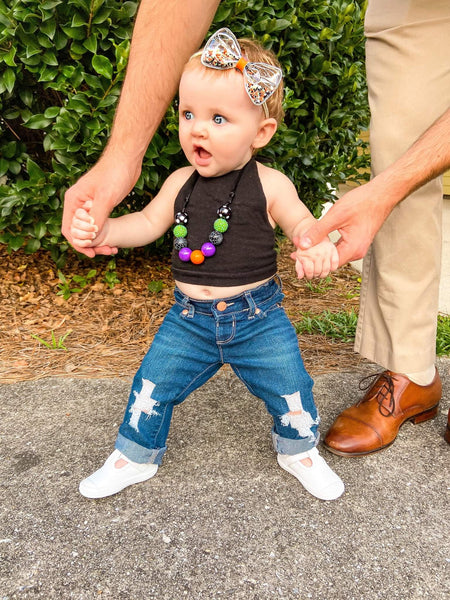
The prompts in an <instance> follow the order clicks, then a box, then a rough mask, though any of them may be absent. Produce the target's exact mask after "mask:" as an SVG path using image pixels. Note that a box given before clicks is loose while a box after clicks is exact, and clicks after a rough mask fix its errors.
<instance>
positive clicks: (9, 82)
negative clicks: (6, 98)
mask: <svg viewBox="0 0 450 600" xmlns="http://www.w3.org/2000/svg"><path fill="white" fill-rule="evenodd" d="M2 80H3V83H4V84H5V87H6V89H7V90H8V92H12V91H13V89H14V83H15V81H16V73H15V72H14V70H13V69H9V68H8V69H6V70H5V71H4V73H3V76H2Z"/></svg>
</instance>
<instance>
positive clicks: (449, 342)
mask: <svg viewBox="0 0 450 600" xmlns="http://www.w3.org/2000/svg"><path fill="white" fill-rule="evenodd" d="M436 354H437V355H438V356H447V355H449V354H450V315H438V323H437V336H436Z"/></svg>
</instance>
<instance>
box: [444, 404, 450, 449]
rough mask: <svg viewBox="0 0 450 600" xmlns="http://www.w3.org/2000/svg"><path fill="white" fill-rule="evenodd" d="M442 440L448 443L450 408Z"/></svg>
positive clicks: (449, 440)
mask: <svg viewBox="0 0 450 600" xmlns="http://www.w3.org/2000/svg"><path fill="white" fill-rule="evenodd" d="M444 440H445V441H446V442H448V443H449V444H450V409H449V411H448V418H447V428H446V430H445V433H444Z"/></svg>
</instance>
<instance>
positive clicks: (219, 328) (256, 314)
mask: <svg viewBox="0 0 450 600" xmlns="http://www.w3.org/2000/svg"><path fill="white" fill-rule="evenodd" d="M282 299H283V293H282V291H281V288H280V285H279V284H278V281H277V279H275V278H273V279H271V280H270V281H268V282H267V283H265V284H263V285H261V286H259V287H257V288H255V289H252V290H249V291H246V292H244V293H243V294H239V295H238V296H233V297H230V298H224V299H223V300H214V301H199V300H193V299H191V298H189V297H188V296H186V295H184V294H183V293H182V292H181V291H180V290H179V289H178V288H176V289H175V304H174V305H173V306H172V308H171V309H170V310H169V312H168V313H167V315H166V317H165V319H164V321H163V323H162V325H161V327H160V329H159V330H158V332H157V334H156V335H155V337H154V340H153V343H152V345H151V347H150V349H149V351H148V352H147V354H146V356H145V357H144V359H143V361H142V364H141V366H140V368H139V370H138V372H137V373H136V375H135V377H134V380H133V385H132V388H131V392H130V397H129V401H128V405H127V408H126V411H125V417H124V420H123V422H122V424H121V426H120V428H119V432H118V436H117V440H116V448H117V449H118V450H120V451H121V452H122V453H123V454H124V455H125V456H126V457H127V458H128V459H129V460H132V461H134V462H137V463H156V464H161V460H162V457H163V454H164V452H165V451H166V440H167V436H168V433H169V426H170V421H171V418H172V413H173V409H174V406H176V405H177V404H180V403H181V402H183V400H184V399H185V398H186V397H187V396H188V395H189V394H190V393H191V392H193V391H194V390H195V389H197V388H198V387H200V386H201V385H202V384H204V383H205V382H206V381H208V379H210V378H211V377H212V376H213V375H214V374H215V373H216V372H217V371H218V370H219V369H220V368H221V366H222V365H224V364H229V365H230V366H231V368H232V369H233V371H234V372H235V373H236V375H237V376H238V377H239V379H241V381H242V382H243V383H244V384H245V385H246V386H247V388H248V389H249V391H250V392H251V393H252V394H253V395H254V396H257V397H258V398H261V399H262V400H263V401H264V403H265V405H266V408H267V410H268V412H269V414H270V415H271V416H272V418H273V428H272V441H273V445H274V448H275V451H276V452H279V453H281V454H297V453H299V452H306V451H307V450H310V449H311V448H313V447H314V446H315V445H316V444H317V442H318V432H317V429H318V425H319V417H318V414H317V409H316V406H315V404H314V399H313V394H312V387H313V381H312V379H311V377H310V376H309V375H308V373H307V372H306V370H305V367H304V365H303V361H302V358H301V355H300V350H299V347H298V341H297V336H296V333H295V330H294V327H293V326H292V324H291V322H290V321H289V319H288V317H287V316H286V313H285V311H284V309H283V308H282V306H281V302H282Z"/></svg>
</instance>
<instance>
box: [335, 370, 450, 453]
mask: <svg viewBox="0 0 450 600" xmlns="http://www.w3.org/2000/svg"><path fill="white" fill-rule="evenodd" d="M371 379H372V380H373V379H375V381H374V383H373V385H372V386H371V387H370V389H369V390H368V391H367V393H366V395H365V396H364V398H362V400H359V402H357V403H356V404H355V405H354V406H351V407H350V408H347V409H345V410H344V411H343V412H342V413H341V414H340V415H339V416H338V418H337V419H336V421H335V422H334V424H333V425H332V426H331V428H330V429H329V431H328V433H327V435H326V437H325V440H324V444H325V446H326V448H328V450H330V451H331V452H333V453H334V454H339V455H340V456H360V455H364V454H371V453H372V452H378V450H382V449H383V448H386V447H387V446H389V445H390V444H392V442H393V441H394V440H395V438H396V437H397V434H398V431H399V429H400V426H401V425H403V423H404V422H405V421H412V422H413V423H415V424H417V423H421V422H422V421H427V420H428V419H432V418H433V417H434V416H436V414H437V410H438V404H439V400H440V399H441V393H442V383H441V379H440V377H439V373H438V372H437V370H436V374H435V376H434V379H433V381H432V382H431V383H430V385H424V386H422V385H417V384H415V383H413V382H412V381H410V380H409V379H408V378H407V377H405V375H401V374H400V373H393V372H392V371H384V372H383V373H379V374H375V375H369V377H365V378H364V379H363V380H362V381H361V383H360V387H361V384H362V383H363V382H364V381H365V380H366V381H367V380H369V381H370V380H371ZM369 385H370V383H369ZM361 389H364V388H363V387H362V388H361ZM448 434H449V436H450V431H448Z"/></svg>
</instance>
